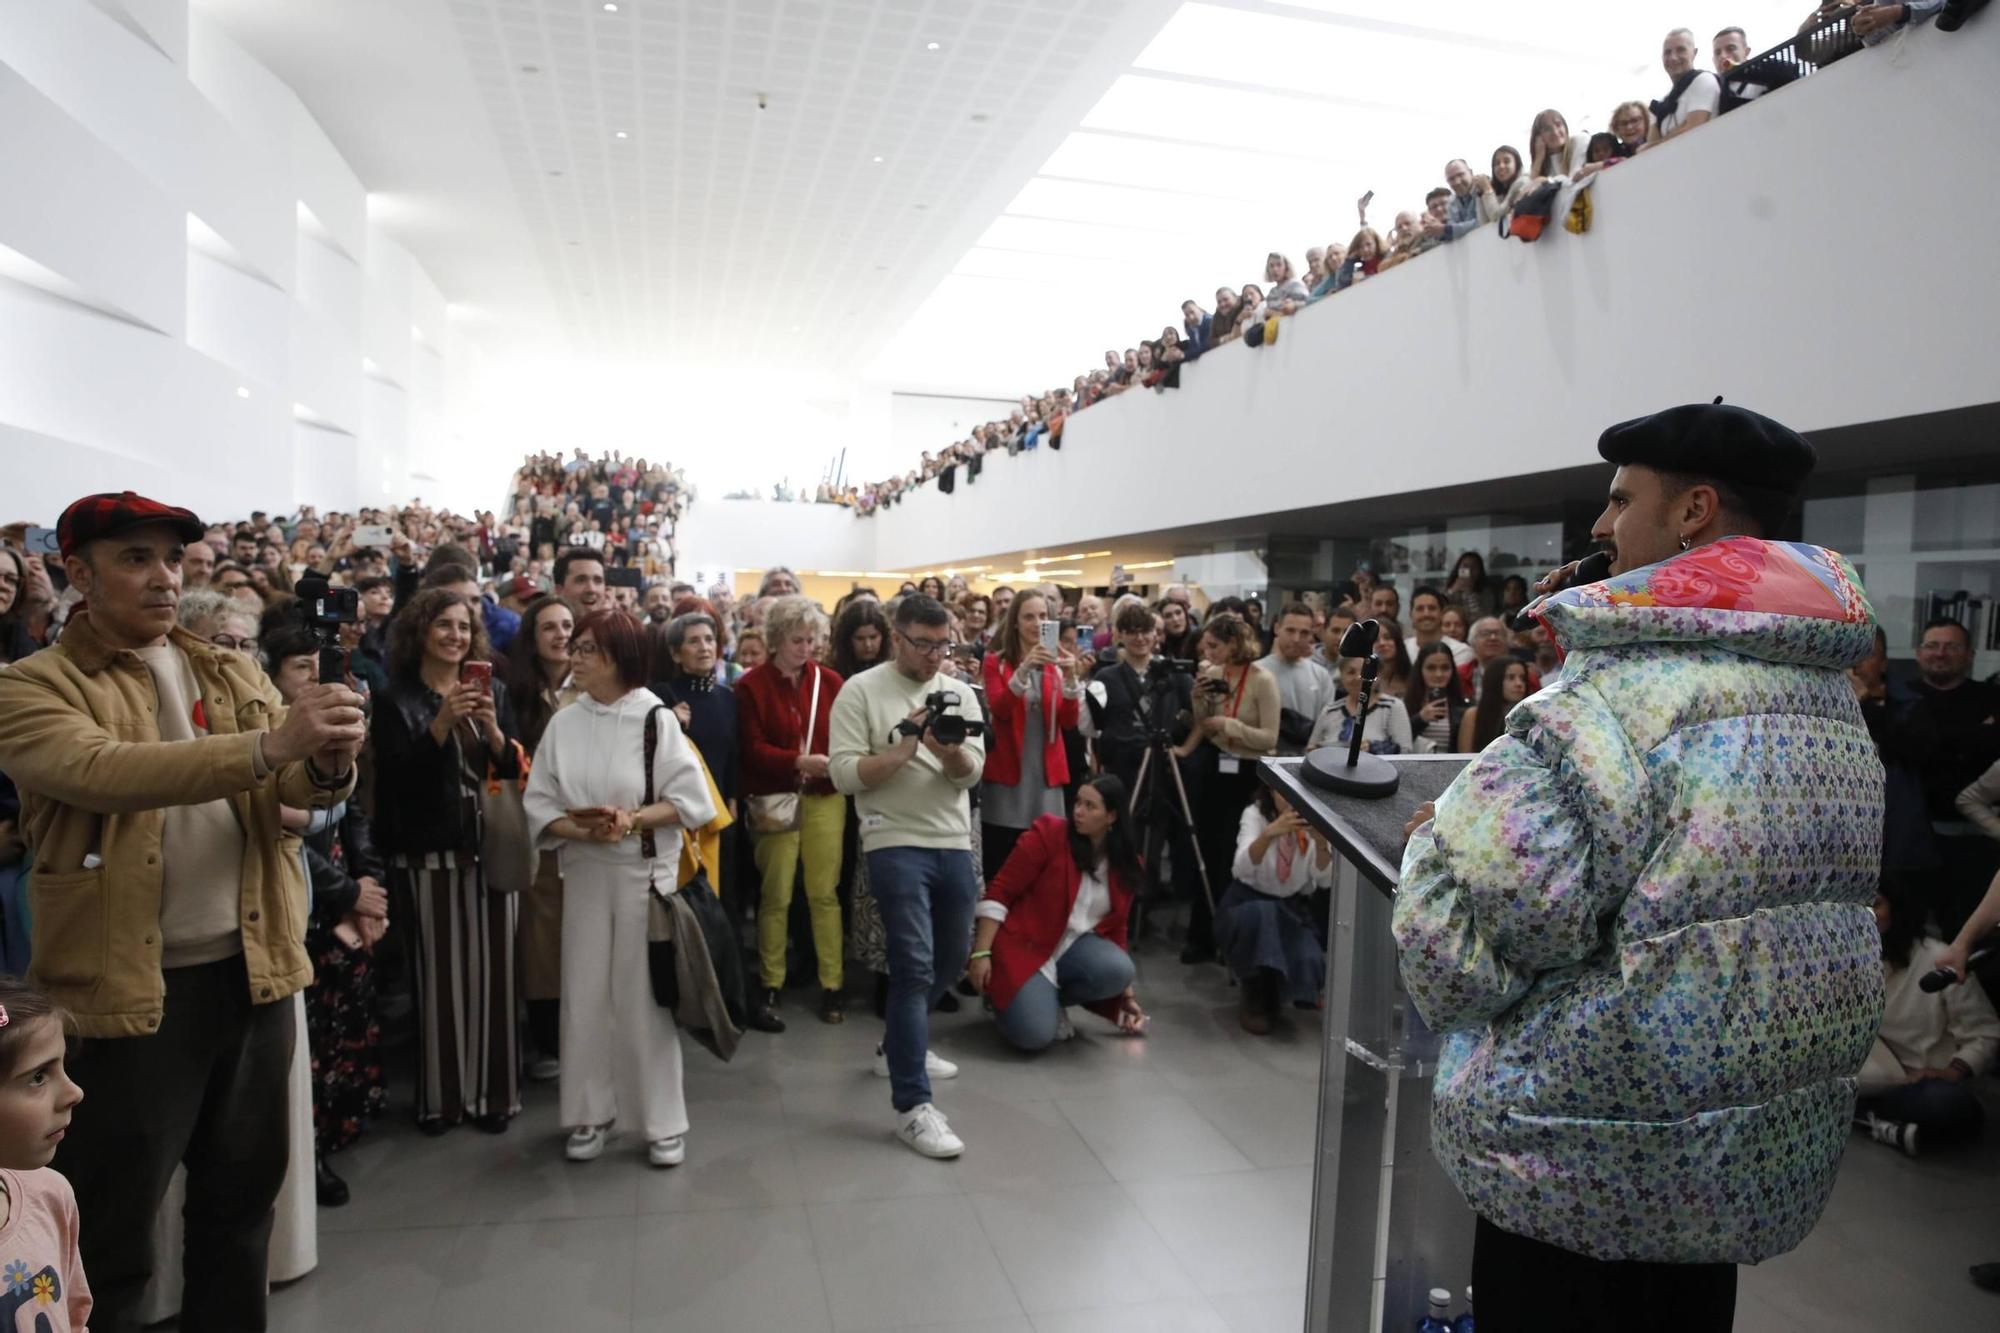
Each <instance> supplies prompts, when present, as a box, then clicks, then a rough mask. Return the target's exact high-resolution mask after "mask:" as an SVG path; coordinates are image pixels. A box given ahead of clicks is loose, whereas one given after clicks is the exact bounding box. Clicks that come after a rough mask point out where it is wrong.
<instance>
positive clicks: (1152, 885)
mask: <svg viewBox="0 0 2000 1333" xmlns="http://www.w3.org/2000/svg"><path fill="white" fill-rule="evenodd" d="M1162 771H1164V772H1166V773H1167V774H1168V775H1169V776H1170V777H1171V778H1172V779H1173V784H1172V787H1171V788H1169V787H1168V785H1167V784H1166V783H1165V782H1163V781H1162V780H1161V779H1160V774H1161V772H1162ZM1148 779H1151V781H1152V783H1153V787H1148V785H1147V781H1148ZM1155 787H1156V788H1158V790H1157V791H1155V790H1154V789H1153V788H1155ZM1169 791H1171V794H1172V796H1173V798H1174V804H1173V805H1158V806H1156V805H1153V804H1151V803H1150V800H1151V798H1153V797H1156V796H1164V795H1166V794H1167V793H1168V792H1169ZM1127 808H1128V809H1130V810H1132V811H1134V812H1137V811H1140V810H1143V811H1145V812H1146V813H1145V820H1146V837H1145V842H1144V845H1143V847H1142V848H1141V855H1143V856H1144V857H1145V867H1146V882H1145V890H1146V891H1145V892H1143V893H1141V894H1139V895H1138V896H1137V897H1135V898H1134V899H1133V900H1132V918H1133V919H1132V923H1131V925H1132V932H1133V933H1134V934H1135V935H1136V934H1137V933H1138V932H1139V930H1140V929H1141V928H1143V926H1144V924H1145V912H1146V910H1147V908H1148V907H1149V906H1150V904H1151V903H1152V902H1153V901H1154V900H1157V899H1158V898H1160V897H1162V896H1164V895H1163V894H1162V891H1161V890H1162V888H1163V886H1162V884H1161V882H1160V863H1161V860H1162V857H1161V855H1160V853H1161V851H1162V850H1163V849H1164V847H1165V845H1166V843H1167V841H1168V839H1170V838H1171V837H1172V836H1173V833H1174V828H1173V818H1174V816H1175V815H1176V814H1178V815H1179V816H1180V821H1181V823H1180V827H1181V828H1182V829H1184V830H1185V831H1186V835H1187V846H1188V849H1189V850H1190V851H1191V852H1192V853H1193V854H1194V868H1195V874H1196V876H1197V877H1198V878H1199V879H1200V881H1201V892H1202V897H1204V898H1205V899H1207V900H1208V914H1209V916H1210V917H1211V918H1213V917H1214V915H1215V891H1214V889H1213V888H1212V887H1211V886H1210V884H1209V880H1208V863H1207V862H1206V861H1204V860H1203V859H1202V855H1201V839H1200V837H1199V836H1197V830H1196V828H1195V822H1194V810H1193V809H1192V808H1191V807H1190V806H1189V805H1188V795H1187V783H1185V782H1184V781H1182V780H1181V766H1180V764H1179V763H1178V762H1176V761H1175V759H1174V750H1173V742H1172V740H1171V738H1170V737H1169V736H1168V734H1167V732H1166V731H1165V730H1164V729H1163V728H1160V727H1157V726H1155V727H1149V728H1148V729H1147V735H1146V752H1145V753H1144V754H1143V755H1141V756H1140V757H1139V769H1138V772H1137V773H1136V774H1135V775H1134V777H1133V779H1132V793H1131V796H1130V798H1129V804H1128V807H1127ZM1162 813H1164V814H1165V816H1166V817H1165V818H1161V815H1162ZM1165 887H1166V892H1167V893H1171V892H1172V889H1171V886H1165Z"/></svg>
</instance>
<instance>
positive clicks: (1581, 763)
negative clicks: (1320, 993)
mask: <svg viewBox="0 0 2000 1333" xmlns="http://www.w3.org/2000/svg"><path fill="white" fill-rule="evenodd" d="M1539 616H1540V619H1541V620H1542V621H1543V623H1544V624H1545V625H1546V626H1547V627H1548V628H1549V630H1550V632H1551V633H1552V634H1553V635H1554V637H1555V640H1556V642H1557V643H1558V644H1559V645H1560V646H1561V647H1562V648H1563V649H1564V650H1565V652H1566V653H1567V654H1568V658H1567V661H1566V664H1565V666H1564V669H1563V674H1562V679H1561V681H1560V682H1558V683H1557V684H1555V685H1553V686H1551V687H1550V688H1548V689H1546V690H1543V691H1542V692H1541V693H1539V694H1536V695H1533V696H1531V697H1530V698H1528V699H1526V700H1524V701H1523V702H1522V703H1520V704H1519V705H1517V706H1516V707H1515V708H1514V710H1513V712H1511V713H1510V714H1509V715H1508V718H1507V730H1506V733H1505V734H1504V735H1503V736H1501V737H1500V739H1498V740H1496V741H1495V742H1494V743H1493V744H1492V745H1490V746H1489V747H1487V749H1486V751H1485V752H1484V753H1483V754H1481V755H1480V756H1479V758H1478V759H1476V760H1474V761H1473V763H1472V764H1471V765H1470V766H1469V767H1468V768H1467V769H1466V770H1465V772H1463V773H1462V774H1460V776H1459V778H1458V780H1457V781H1456V782H1454V783H1453V784H1452V786H1451V788H1450V789H1449V790H1448V791H1446V792H1445V794H1444V795H1443V796H1442V797H1441V798H1439V800H1438V802H1437V815H1436V818H1435V819H1434V820H1433V821H1432V822H1431V823H1430V824H1428V825H1426V826H1424V827H1423V828H1420V829H1419V830H1418V831H1417V833H1416V835H1415V836H1414V837H1412V838H1411V839H1410V843H1409V846H1408V848H1407V849H1406V850H1405V852H1404V856H1403V875H1402V887H1401V889H1400V890H1399V892H1398V893H1397V896H1396V903H1395V908H1394V929H1395V935H1396V943H1397V946H1398V949H1399V951H1400V955H1401V964H1402V973H1403V979H1404V981H1405V983H1406V984H1407V986H1408V987H1409V990H1410V994H1411V997H1412V998H1413V1000H1414V1001H1415V1002H1416V1005H1417V1008H1418V1010H1419V1011H1420V1012H1421V1013H1422V1015H1423V1017H1424V1019H1425V1021H1426V1022H1428V1023H1429V1024H1430V1025H1431V1026H1432V1027H1433V1028H1435V1029H1437V1030H1439V1031H1442V1032H1445V1033H1448V1034H1450V1035H1449V1036H1448V1037H1447V1039H1446V1042H1445V1046H1444V1051H1443V1054H1442V1055H1441V1056H1440V1058H1439V1063H1438V1069H1437V1075H1436V1081H1435V1084H1434V1087H1433V1091H1432V1121H1433V1139H1434V1147H1435V1151H1436V1153H1437V1157H1438V1160H1439V1162H1440V1163H1441V1164H1442V1165H1443V1166H1444V1168H1445V1170H1446V1171H1447V1172H1448V1173H1449V1174H1450V1175H1451V1177H1452V1178H1453V1180H1454V1181H1456V1182H1457V1184H1458V1187H1459V1189H1460V1190H1461V1191H1462V1192H1463V1193H1464V1195H1465V1197H1466V1200H1467V1201H1468V1202H1469V1203H1470V1204H1471V1205H1472V1207H1473V1209H1474V1211H1476V1212H1477V1213H1479V1214H1480V1215H1481V1216H1483V1217H1485V1218H1487V1219H1489V1220H1490V1221H1492V1222H1493V1223H1495V1224H1496V1225H1498V1226H1500V1227H1502V1228H1504V1229H1505V1230H1508V1231H1512V1232H1515V1233H1517V1234H1520V1235H1525V1236H1530V1237H1533V1238H1534V1239H1537V1240H1542V1241H1546V1242H1549V1243H1550V1244H1554V1245H1558V1246H1561V1247H1562V1248H1564V1249H1567V1250H1572V1251H1575V1252H1578V1253H1582V1254H1587V1255H1590V1256H1593V1257H1595V1258H1599V1259H1639V1260H1651V1261H1660V1262H1674V1263H1712V1262H1737V1263H1754V1262H1757V1261H1759V1260H1762V1259H1767V1258H1770V1257H1771V1256H1773V1255H1777V1254H1782V1253H1784V1252H1785V1251H1787V1250H1789V1249H1791V1248H1792V1247H1793V1246H1795V1245H1797V1244H1798V1243H1799V1242H1800V1241H1801V1240H1802V1239H1803V1238H1804V1237H1805V1235H1806V1233H1807V1232H1808V1231H1810V1230H1811V1229H1812V1226H1813V1224H1814V1223H1815V1222H1816V1221H1817V1220H1818V1218H1819V1214H1820V1210H1821V1209H1822V1207H1823V1206H1824V1205H1825V1203H1826V1199H1827V1195H1828V1193H1829V1192H1830V1191H1831V1189H1832V1187H1833V1179H1834V1172H1835V1169H1836V1168H1837V1167H1838V1165H1839V1162H1840V1155H1841V1151H1842V1148H1843V1147H1844V1146H1845V1144H1846V1141H1847V1135H1848V1130H1849V1124H1850V1117H1851V1115H1852V1113H1853V1109H1854V1092H1855V1075H1856V1073H1857V1072H1858V1071H1859V1070H1860V1068H1861V1065H1862V1062H1863V1061H1864V1060H1866V1058H1867V1056H1868V1051H1869V1048H1870V1046H1871V1045H1872V1043H1873V1042H1874V1039H1875V1031H1876V1027H1877V1025H1878V1023H1879V1021H1880V1019H1881V1015H1882V964H1881V944H1880V941H1879V939H1878V937H1877V932H1876V928H1875V922H1874V918H1873V914H1872V912H1871V910H1870V903H1871V902H1872V899H1873V895H1874V892H1875V886H1876V882H1877V878H1878V875H1879V872H1880V867H1881V840H1882V764H1881V761H1880V760H1879V759H1878V758H1877V757H1876V752H1875V746H1874V744H1873V743H1872V742H1871V741H1870V739H1869V736H1868V730H1867V727H1866V725H1865V724H1864V723H1863V721H1862V718H1861V713H1860V709H1859V706H1858V705H1857V703H1856V701H1855V697H1854V691H1853V689H1852V688H1851V687H1850V686H1849V684H1848V682H1847V679H1846V676H1845V673H1844V671H1843V668H1845V667H1846V666H1848V665H1850V664H1852V663H1854V662H1857V661H1859V660H1861V659H1862V658H1864V657H1866V656H1867V655H1868V653H1869V652H1870V650H1871V648H1872V644H1873V636H1874V629H1875V621H1874V615H1873V612H1872V611H1871V610H1870V609H1869V606H1868V602H1867V599H1866V597H1865V596H1864V595H1863V593H1862V590H1861V587H1860V584H1859V582H1858V580H1857V579H1856V577H1855V574H1854V569H1853V567H1852V566H1851V565H1850V564H1848V562H1847V561H1846V560H1845V559H1844V558H1843V557H1841V556H1839V555H1837V554H1835V553H1834V552H1831V551H1828V550H1824V549H1822V548H1820V547H1816V546H1806V545H1802V544H1797V543H1789V542H1766V541H1759V540H1756V539H1753V538H1746V537H1736V538H1730V539H1727V540H1724V541H1720V542H1715V543H1712V544H1710V545H1706V546H1700V547H1696V548H1695V549H1693V550H1691V551H1688V552H1686V553H1684V554H1682V555H1679V556H1676V557H1674V558H1673V559H1670V560H1666V561H1663V562H1661V563H1659V564H1656V565H1650V566H1647V567H1646V568H1644V569H1638V570H1634V571H1632V572H1630V573H1627V574H1623V575H1619V576H1618V577H1616V578H1613V579H1610V580H1607V581H1605V582H1602V583H1595V584H1589V585H1586V586H1583V587H1578V588H1572V589H1569V590H1566V591H1564V592H1562V593H1559V594H1557V595H1556V596H1554V597H1552V598H1550V599H1549V600H1548V601H1547V602H1545V603H1544V604H1543V606H1542V609H1541V611H1540V613H1539Z"/></svg>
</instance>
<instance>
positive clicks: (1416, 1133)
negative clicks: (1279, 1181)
mask: <svg viewBox="0 0 2000 1333" xmlns="http://www.w3.org/2000/svg"><path fill="white" fill-rule="evenodd" d="M1470 758H1471V757H1470V756H1468V755H1398V756H1394V757H1393V758H1392V759H1391V762H1392V763H1394V764H1395V765H1396V767H1397V769H1398V770H1399V774H1400V784H1399V786H1398V789H1397V791H1396V793H1395V794H1394V795H1392V796H1389V797H1386V798H1384V799H1381V800H1372V801H1371V800H1359V799H1356V798H1353V797H1347V796H1338V795H1335V794H1333V793H1330V792H1323V791H1320V790H1319V789H1317V788H1315V787H1310V786H1307V785H1306V784H1305V782H1304V781H1303V780H1302V778H1301V776H1300V773H1299V765H1300V763H1301V761H1300V760H1297V759H1267V760H1265V761H1263V763H1262V764H1261V765H1260V777H1261V778H1262V780H1263V781H1264V782H1265V783H1266V784H1267V785H1269V786H1271V787H1273V788H1275V789H1276V790H1278V791H1279V792H1280V793H1281V794H1282V795H1283V796H1284V797H1285V799H1286V800H1287V801H1289V802H1290V803H1291V804H1292V805H1293V806H1294V807H1295V808H1296V809H1297V810H1298V811H1299V813H1300V814H1301V815H1302V816H1304V818H1305V819H1306V820H1307V821H1308V822H1310V823H1311V824H1312V825H1313V826H1314V827H1315V828H1317V829H1319V830H1320V831H1321V832H1322V833H1324V834H1326V836H1327V838H1328V839H1329V840H1330V841H1331V842H1332V844H1333V848H1334V853H1335V855H1336V856H1337V857H1338V862H1337V868H1336V871H1335V876H1334V887H1333V904H1332V911H1331V914H1330V921H1329V928H1328V938H1327V983H1326V984H1327V990H1326V1012H1325V1015H1324V1020H1325V1021H1324V1023H1323V1025H1322V1026H1323V1035H1322V1040H1323V1041H1324V1043H1325V1045H1324V1047H1323V1048H1322V1050H1321V1058H1320V1094H1319V1132H1318V1144H1317V1149H1316V1151H1315V1154H1314V1159H1313V1212H1312V1237H1311V1244H1310V1250H1309V1254H1310V1258H1311V1264H1312V1268H1311V1273H1310V1274H1309V1276H1308V1278H1307V1282H1306V1313H1305V1328H1306V1331H1307V1333H1358V1331H1359V1330H1407V1329H1414V1328H1415V1327H1416V1326H1417V1321H1418V1319H1420V1318H1421V1317H1422V1316H1423V1314H1424V1312H1425V1309H1426V1302H1427V1296H1428V1293H1429V1291H1430V1289H1431V1288H1433V1287H1444V1288H1447V1289H1449V1290H1450V1291H1451V1293H1452V1308H1453V1309H1454V1310H1455V1311H1456V1310H1459V1309H1463V1308H1464V1296H1465V1288H1466V1286H1467V1284H1468V1283H1469V1282H1470V1281H1471V1273H1472V1226H1473V1217H1472V1210H1471V1209H1470V1208H1468V1207H1467V1206H1466V1204H1465V1201H1464V1199H1463V1198H1461V1197H1460V1195H1459V1193H1458V1189H1457V1187H1456V1186H1454V1185H1453V1184H1452V1183H1451V1181H1450V1179H1449V1178H1448V1177H1446V1175H1445V1174H1444V1172H1443V1170H1442V1169H1441V1168H1440V1167H1439V1166H1438V1164H1437V1162H1436V1161H1435V1160H1434V1159H1433V1158H1432V1157H1431V1151H1430V1105H1431V1098H1430V1091H1431V1075H1432V1073H1433V1071H1434V1070H1435V1068H1436V1065H1437V1050H1438V1046H1439V1038H1438V1037H1437V1036H1435V1035H1434V1034H1432V1033H1431V1032H1430V1031H1429V1030H1428V1029H1426V1028H1425V1027H1424V1025H1423V1021H1422V1020H1421V1019H1420V1018H1419V1017H1418V1016H1417V1013H1416V1010H1415V1008H1414V1007H1413V1006H1412V1005H1411V1004H1410V1002H1409V997H1408V995H1407V994H1406V993H1405V992H1404V990H1403V985H1402V980H1401V977H1400V976H1399V975H1398V973H1397V969H1396V945H1395V940H1394V939H1393V938H1392V937H1391V935H1390V933H1389V911H1390V901H1391V898H1392V896H1393V894H1394V893H1395V889H1396V880H1397V877H1398V873H1399V870H1400V866H1401V862H1402V849H1403V824H1404V823H1405V822H1406V821H1407V820H1408V819H1409V817H1410V814H1411V812H1413V811H1414V810H1415V809H1416V808H1417V807H1418V806H1419V805H1422V804H1423V803H1424V802H1425V801H1430V800H1434V799H1436V797H1437V796H1438V794H1439V793H1440V792H1442V791H1443V790H1444V789H1445V788H1446V787H1448V786H1450V785H1451V781H1452V779H1453V778H1455V777H1457V776H1458V773H1459V771H1460V770H1461V769H1463V768H1464V767H1465V765H1466V764H1467V763H1468V762H1470Z"/></svg>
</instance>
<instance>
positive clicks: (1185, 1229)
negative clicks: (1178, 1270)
mask: <svg viewBox="0 0 2000 1333" xmlns="http://www.w3.org/2000/svg"><path fill="white" fill-rule="evenodd" d="M1125 1191H1126V1193H1128V1194H1130V1195H1131V1196H1132V1200H1133V1202H1135V1203H1137V1204H1138V1205H1139V1211H1140V1212H1142V1213H1144V1214H1145V1215H1146V1220H1147V1221H1149V1222H1151V1223H1152V1224H1153V1229H1154V1230H1155V1231H1158V1232H1159V1233H1160V1236H1161V1237H1162V1238H1163V1239H1164V1240H1165V1241H1166V1242H1167V1244H1168V1245H1169V1246H1171V1247H1172V1249H1173V1251H1174V1253H1175V1254H1177V1255H1179V1256H1180V1259H1181V1262H1182V1263H1184V1264H1186V1265H1187V1269H1188V1272H1189V1274H1190V1275H1191V1276H1192V1277H1193V1278H1194V1282H1195V1285H1196V1286H1198V1287H1200V1288H1201V1290H1202V1291H1203V1292H1204V1293H1205V1294H1209V1295H1216V1294H1220V1293H1225V1292H1236V1291H1270V1290H1275V1289H1278V1288H1281V1287H1289V1286H1293V1285H1295V1284H1296V1283H1297V1282H1298V1280H1299V1277H1300V1275H1301V1274H1303V1273H1305V1272H1306V1271H1307V1260H1306V1239H1307V1233H1308V1229H1309V1227H1310V1225H1311V1223H1310V1217H1311V1207H1312V1205H1311V1196H1312V1173H1311V1172H1309V1171H1301V1170H1299V1169H1297V1168H1295V1167H1277V1168H1273V1169H1268V1170H1257V1171H1232V1172H1227V1173H1224V1174H1220V1175H1207V1176H1184V1177H1179V1178H1176V1179H1169V1180H1143V1181H1135V1182H1128V1183H1127V1184H1126V1185H1125Z"/></svg>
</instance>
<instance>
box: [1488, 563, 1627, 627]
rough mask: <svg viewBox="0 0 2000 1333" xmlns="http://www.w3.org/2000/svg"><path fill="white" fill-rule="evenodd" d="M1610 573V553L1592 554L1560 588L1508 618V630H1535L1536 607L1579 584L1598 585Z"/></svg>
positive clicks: (1551, 590)
mask: <svg viewBox="0 0 2000 1333" xmlns="http://www.w3.org/2000/svg"><path fill="white" fill-rule="evenodd" d="M1558 572H1560V571H1558ZM1610 573H1611V553H1610V552H1609V551H1593V552H1591V553H1590V554H1589V555H1587V556H1585V557H1584V558H1583V559H1581V560H1579V561H1577V562H1576V571H1575V572H1574V573H1573V574H1571V575H1570V576H1569V578H1567V579H1565V580H1563V582H1562V584H1561V585H1560V586H1559V587H1556V588H1552V589H1550V590H1549V591H1548V592H1546V593H1543V594H1542V595H1541V596H1540V597H1537V598H1536V599H1535V600H1534V601H1532V602H1529V603H1528V604H1527V605H1526V606H1524V607H1522V608H1521V609H1520V610H1519V611H1516V612H1515V613H1514V614H1513V615H1511V616H1509V617H1507V628H1508V629H1511V630H1513V631H1514V632H1515V633H1516V634H1519V633H1521V632H1522V631H1523V630H1530V629H1533V628H1534V627H1535V615H1534V611H1535V608H1536V607H1538V606H1540V605H1541V604H1542V603H1543V602H1546V601H1547V600H1548V599H1549V598H1551V597H1553V596H1555V595H1556V594H1557V593H1559V592H1561V591H1562V590H1563V589H1564V588H1573V587H1575V586H1576V585H1577V584H1579V583H1596V582H1598V581H1599V580H1600V579H1603V578H1606V577H1608V576H1609V575H1610Z"/></svg>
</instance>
